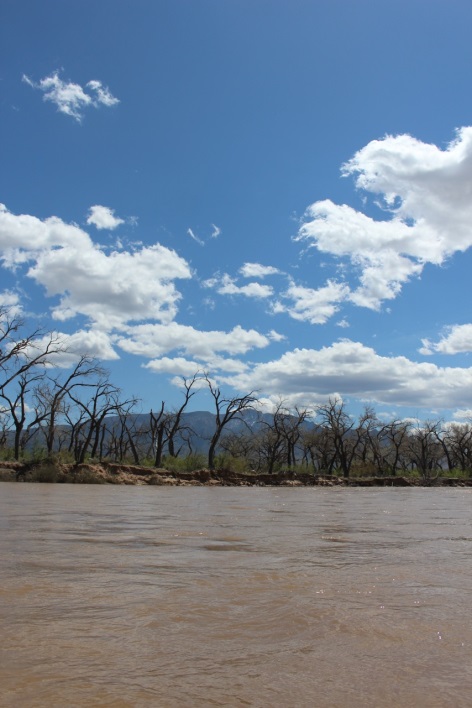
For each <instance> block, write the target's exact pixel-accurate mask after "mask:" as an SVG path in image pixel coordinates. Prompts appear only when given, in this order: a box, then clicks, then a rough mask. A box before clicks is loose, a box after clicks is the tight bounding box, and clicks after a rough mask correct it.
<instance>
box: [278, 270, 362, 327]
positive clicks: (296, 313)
mask: <svg viewBox="0 0 472 708" xmlns="http://www.w3.org/2000/svg"><path fill="white" fill-rule="evenodd" d="M348 294H349V288H348V286H347V285H345V284H344V283H335V282H332V281H330V280H328V283H327V284H326V285H325V286H324V287H322V288H318V289H317V290H314V289H312V288H305V287H303V286H301V285H296V284H295V283H293V282H292V283H291V284H290V286H289V287H288V289H287V290H286V292H285V293H283V295H282V297H283V298H284V299H286V300H292V302H293V305H285V304H284V303H283V302H281V301H279V302H277V303H275V304H274V307H273V311H274V312H275V313H279V312H286V313H288V314H289V315H290V316H291V317H293V318H294V319H296V320H300V321H307V322H310V323H311V324H324V323H325V322H326V321H327V320H328V319H329V318H330V317H332V316H333V315H334V314H335V313H336V312H337V311H338V310H339V303H340V302H342V301H343V300H346V299H347V297H348Z"/></svg>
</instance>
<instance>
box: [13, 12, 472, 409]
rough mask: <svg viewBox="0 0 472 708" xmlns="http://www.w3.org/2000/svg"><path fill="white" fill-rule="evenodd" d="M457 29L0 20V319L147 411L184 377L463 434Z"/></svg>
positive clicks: (467, 180)
mask: <svg viewBox="0 0 472 708" xmlns="http://www.w3.org/2000/svg"><path fill="white" fill-rule="evenodd" d="M471 25H472V4H471V3H470V2H466V1H465V0H447V2H446V0H409V1H408V2H404V1H403V0H395V1H394V2H393V1H389V0H375V1H374V0H370V1H368V0H356V1H353V0H325V1H321V0H320V1H317V0H311V1H308V0H307V1H304V0H301V1H295V2H287V1H283V2H282V1H281V0H270V1H269V0H250V1H249V0H167V1H165V2H164V1H161V0H133V2H131V0H130V1H126V2H125V1H124V0H94V1H93V2H91V1H89V0H81V1H80V2H79V1H78V0H77V1H74V0H69V1H68V2H63V0H55V1H52V0H42V2H41V3H38V2H37V0H27V1H24V0H4V1H3V3H2V17H1V30H0V31H1V37H0V46H1V49H0V54H1V67H2V69H1V74H0V79H1V83H0V86H1V90H2V98H1V121H2V128H3V130H2V132H3V144H2V158H1V170H0V202H1V203H3V205H4V207H3V208H2V211H1V212H0V258H1V261H0V274H1V283H0V302H1V303H3V304H6V305H10V306H11V307H13V308H16V311H17V312H19V313H21V314H22V315H23V316H24V317H25V318H26V319H27V320H28V321H30V322H34V323H36V322H40V323H41V325H42V326H44V327H47V328H49V329H53V330H55V331H57V332H60V333H62V334H63V335H64V337H65V339H66V340H67V343H68V345H69V346H70V348H71V349H72V350H74V349H75V350H77V351H82V352H87V353H91V354H94V355H96V356H98V357H99V358H101V359H102V360H103V362H104V363H105V364H106V365H107V367H108V368H109V369H110V371H111V376H112V379H113V381H114V382H115V383H117V384H118V385H120V386H121V387H122V388H123V389H124V391H125V392H126V393H129V394H135V395H137V396H139V397H140V398H141V399H142V407H143V409H144V410H146V409H147V408H149V407H150V406H155V405H156V402H158V403H159V402H160V401H161V400H162V399H164V400H165V401H166V402H167V404H168V405H169V406H172V405H174V404H176V403H178V402H179V401H180V400H181V393H180V391H179V387H178V385H177V384H178V381H179V380H180V379H179V377H182V376H191V375H192V374H194V373H195V372H196V371H197V370H201V371H207V372H209V374H210V375H211V377H212V378H213V379H214V380H215V381H216V382H217V383H218V384H219V385H220V386H221V388H222V389H224V390H225V391H227V392H228V394H229V395H238V394H240V393H241V394H245V393H247V392H248V391H250V390H257V391H258V393H259V396H260V397H261V399H263V400H264V402H265V403H266V404H267V405H270V401H277V400H279V398H283V399H284V400H286V401H287V404H290V405H295V404H298V405H303V406H307V407H314V406H316V404H318V403H323V402H325V401H326V399H327V397H328V396H330V395H339V396H341V397H342V398H343V400H345V401H346V402H347V404H348V408H349V410H351V411H352V412H353V413H356V411H359V410H360V409H361V407H362V406H363V405H364V403H365V402H368V403H372V404H373V405H374V407H375V408H376V410H377V412H378V413H379V414H380V415H381V416H385V417H387V418H392V417H403V416H412V417H419V418H423V419H424V418H438V417H443V418H445V419H446V420H453V419H455V420H461V419H464V417H468V416H470V415H472V361H471V357H470V352H471V351H472V313H471V310H470V294H471V285H470V273H471V268H472V250H471V246H472V128H471V127H470V126H471V125H472V98H471V92H470V82H471V78H470V77H471V69H472V44H471V42H470V26H471ZM65 363H66V362H65V361H64V362H60V361H59V362H58V364H60V365H62V364H64V365H65ZM176 377H177V378H176ZM192 403H193V404H194V408H205V407H210V401H208V400H207V399H206V398H205V396H204V395H203V394H201V395H199V396H196V397H195V399H193V401H192Z"/></svg>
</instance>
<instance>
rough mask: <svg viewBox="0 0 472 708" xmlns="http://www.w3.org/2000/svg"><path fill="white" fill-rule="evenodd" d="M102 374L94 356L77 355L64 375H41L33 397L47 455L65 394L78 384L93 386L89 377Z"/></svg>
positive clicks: (51, 449)
mask: <svg viewBox="0 0 472 708" xmlns="http://www.w3.org/2000/svg"><path fill="white" fill-rule="evenodd" d="M104 374H105V372H104V370H103V368H102V367H100V366H99V365H98V362H97V361H96V360H95V359H94V358H92V357H89V356H85V355H83V356H80V357H79V359H78V361H77V364H76V365H75V366H74V368H73V369H72V371H71V372H70V373H69V374H68V375H66V376H65V377H63V376H55V377H52V376H47V377H43V379H42V381H41V384H40V385H39V386H37V388H36V390H35V393H34V398H35V403H36V405H35V409H36V411H37V415H38V417H39V418H40V420H41V432H42V433H43V435H44V438H45V442H46V451H47V454H48V455H51V454H52V453H53V450H54V443H55V439H56V432H57V424H58V418H59V416H60V415H61V413H64V409H65V406H66V405H67V400H66V398H67V394H68V393H69V392H72V391H73V390H74V389H76V388H77V387H79V386H81V387H89V388H91V387H94V386H95V382H94V381H91V380H90V379H91V378H92V377H95V376H103V375H104Z"/></svg>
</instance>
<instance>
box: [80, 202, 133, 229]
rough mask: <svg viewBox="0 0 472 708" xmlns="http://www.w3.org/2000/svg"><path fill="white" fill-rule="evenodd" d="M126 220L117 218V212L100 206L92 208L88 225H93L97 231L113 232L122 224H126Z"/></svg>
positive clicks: (96, 205)
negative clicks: (106, 230)
mask: <svg viewBox="0 0 472 708" xmlns="http://www.w3.org/2000/svg"><path fill="white" fill-rule="evenodd" d="M124 223H125V222H124V219H120V218H119V217H118V216H115V210H114V209H110V208H109V207H106V206H101V205H100V204H95V206H92V207H90V210H89V215H88V218H87V224H93V226H95V228H97V229H108V230H109V231H113V229H116V228H117V227H118V226H119V225H120V224H124Z"/></svg>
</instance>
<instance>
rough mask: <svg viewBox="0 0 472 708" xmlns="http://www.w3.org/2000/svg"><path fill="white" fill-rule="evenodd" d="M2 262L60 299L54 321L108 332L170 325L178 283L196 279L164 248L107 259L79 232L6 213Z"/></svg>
mask: <svg viewBox="0 0 472 708" xmlns="http://www.w3.org/2000/svg"><path fill="white" fill-rule="evenodd" d="M0 257H1V258H2V260H3V263H4V265H6V266H8V267H11V268H14V267H18V266H19V265H21V264H25V263H27V264H29V269H28V271H27V276H28V277H29V278H32V279H34V280H35V281H36V282H37V283H38V284H39V285H41V286H43V287H44V288H45V289H46V294H47V295H48V296H50V297H52V296H59V304H57V305H55V306H54V307H53V309H52V314H53V317H55V318H56V319H58V320H67V319H69V318H71V317H74V316H75V315H77V314H82V315H85V316H87V317H88V318H89V319H90V321H92V322H96V323H97V324H100V326H101V327H102V328H103V329H104V330H110V329H112V328H113V327H120V326H121V325H123V323H125V322H129V321H143V320H146V319H154V320H157V321H161V322H169V321H170V320H172V319H173V317H174V316H175V314H176V312H177V303H178V301H179V299H180V294H179V292H178V291H177V290H176V287H175V285H174V282H173V281H174V280H177V279H187V278H190V277H191V272H190V268H189V266H188V264H187V262H186V261H185V260H184V259H183V258H181V257H180V256H178V255H177V254H176V253H175V251H172V250H171V249H168V248H166V247H165V246H162V245H161V244H158V243H157V244H154V245H151V246H147V247H141V248H137V249H136V250H134V251H120V252H116V251H113V252H112V253H110V254H105V253H104V252H103V251H102V250H101V249H100V248H99V247H98V246H97V245H96V244H94V243H93V241H92V240H91V239H90V236H89V235H88V234H87V233H86V232H85V231H83V230H82V229H80V228H79V227H78V226H75V225H70V224H66V223H64V222H63V221H62V220H61V219H59V218H57V217H50V218H49V219H46V220H44V221H42V220H40V219H38V218H36V217H33V216H29V215H19V216H16V215H14V214H12V213H11V212H9V211H8V210H7V209H6V208H5V207H3V208H0Z"/></svg>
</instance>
